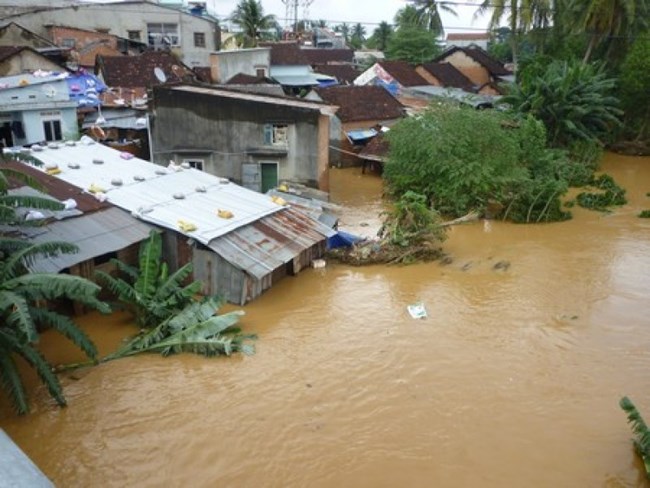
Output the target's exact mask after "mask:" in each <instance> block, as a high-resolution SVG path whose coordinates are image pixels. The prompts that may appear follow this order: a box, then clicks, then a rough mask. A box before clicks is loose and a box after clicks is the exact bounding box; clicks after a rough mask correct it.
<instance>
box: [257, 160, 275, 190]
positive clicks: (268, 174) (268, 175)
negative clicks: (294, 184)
mask: <svg viewBox="0 0 650 488" xmlns="http://www.w3.org/2000/svg"><path fill="white" fill-rule="evenodd" d="M260 170H261V173H262V193H266V192H267V191H269V190H270V189H272V188H275V187H276V186H278V163H260Z"/></svg>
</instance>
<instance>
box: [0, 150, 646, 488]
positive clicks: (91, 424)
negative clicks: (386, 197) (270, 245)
mask: <svg viewBox="0 0 650 488" xmlns="http://www.w3.org/2000/svg"><path fill="white" fill-rule="evenodd" d="M602 169H603V170H604V171H606V172H607V173H609V174H611V175H612V176H614V178H615V179H616V181H617V182H618V183H619V184H620V185H621V186H623V187H624V188H626V189H627V192H628V193H627V196H628V200H629V203H628V204H627V205H625V206H624V207H622V208H617V209H615V210H614V212H612V213H610V214H601V213H597V212H590V211H586V210H582V209H579V208H575V209H573V213H574V219H573V220H571V221H568V222H562V223H554V224H544V225H514V224H506V223H502V222H494V221H480V222H476V223H473V224H469V225H462V226H456V227H454V228H453V229H452V230H451V232H450V236H449V239H448V241H447V242H445V244H444V248H445V251H446V252H447V253H448V254H449V255H450V256H451V257H452V259H453V261H452V262H451V263H450V264H448V265H441V264H440V263H429V264H420V265H413V266H408V267H384V266H373V267H366V268H350V267H346V266H340V265H330V266H328V267H327V268H324V269H316V270H314V269H310V270H307V271H305V272H303V273H300V275H299V276H297V277H294V278H287V279H285V280H283V281H282V282H281V283H280V284H279V285H278V286H276V287H274V288H273V289H272V290H270V291H269V292H267V293H265V294H264V295H263V296H262V297H261V298H260V299H258V300H256V301H255V302H253V303H252V304H250V305H248V306H246V307H244V309H245V311H246V316H245V317H244V318H243V326H244V328H245V330H246V331H247V332H255V333H257V334H259V337H260V338H259V340H258V341H257V344H256V347H257V354H256V355H254V356H252V357H239V356H238V357H234V358H230V359H205V358H202V357H195V356H191V355H182V356H176V357H170V358H162V357H158V356H142V357H133V358H129V359H123V360H119V361H114V362H111V363H107V364H104V365H101V366H99V367H95V368H92V369H89V370H86V371H83V372H77V373H75V374H73V375H67V376H64V379H63V381H64V384H65V388H66V389H65V391H66V396H67V398H68V401H69V407H68V408H66V409H62V410H60V409H57V408H55V407H54V406H53V404H52V402H51V401H50V400H49V399H48V398H47V396H46V395H45V393H44V392H43V391H40V390H39V391H38V392H36V393H35V394H33V395H32V397H33V399H34V400H35V401H34V406H33V413H32V414H31V415H28V416H25V417H22V418H18V417H15V416H14V415H13V414H12V413H11V412H10V410H9V408H8V406H7V405H6V403H2V410H0V425H1V426H2V428H4V429H5V430H6V431H7V433H8V434H9V435H10V436H11V437H12V438H13V439H14V441H15V442H16V443H17V444H18V445H19V446H20V447H21V448H22V449H23V450H24V451H25V452H26V453H27V454H28V455H29V456H30V457H31V458H32V459H33V460H34V462H35V463H36V464H37V465H38V466H39V467H40V468H41V469H42V470H43V471H44V473H45V474H46V475H47V476H48V477H50V478H51V479H52V480H53V481H54V482H55V484H57V486H62V487H77V486H78V487H86V486H102V487H124V486H168V487H181V486H195V487H214V486H236V487H337V488H338V487H348V486H349V487H373V488H375V487H394V486H404V487H432V486H435V487H459V486H460V487H474V486H481V487H522V486H540V487H577V486H590V487H591V486H605V487H612V488H613V487H634V486H644V483H645V481H644V476H643V473H642V466H641V463H640V462H638V461H637V459H636V457H635V456H634V453H633V449H632V444H631V441H630V438H631V433H630V430H629V428H628V426H627V424H626V419H625V415H624V413H623V412H622V411H621V410H620V408H619V407H618V400H619V398H620V397H621V396H622V395H624V394H628V395H629V396H630V397H631V398H632V399H633V401H634V402H635V403H636V404H637V406H638V407H639V409H640V410H641V412H642V413H645V415H646V418H647V419H649V420H650V388H648V371H649V370H650V353H649V351H650V319H649V318H648V317H650V314H649V308H650V220H649V219H639V218H637V216H636V215H637V214H638V213H639V211H640V210H642V209H650V197H648V196H646V193H647V192H650V158H631V157H623V156H617V155H612V154H609V155H607V156H606V158H605V161H604V163H603V166H602ZM332 187H333V195H332V196H333V200H334V201H335V202H336V203H340V204H342V205H345V206H347V207H349V209H350V211H349V212H347V213H346V216H345V217H344V218H343V222H342V226H344V227H345V228H346V229H348V230H351V231H353V232H358V233H361V234H366V235H371V234H372V232H373V231H374V229H376V228H377V226H378V224H379V219H378V217H377V214H378V213H379V212H380V211H381V210H382V209H383V207H382V202H381V191H382V187H381V180H380V178H378V177H376V176H372V175H361V174H360V170H359V169H350V170H339V169H333V170H332ZM498 262H507V263H509V267H507V269H503V268H502V269H495V265H496V263H498ZM418 301H422V302H423V303H424V304H425V306H426V308H427V311H428V318H427V319H424V320H413V319H411V318H410V317H409V315H408V313H407V311H406V306H407V305H409V304H411V303H414V302H418ZM83 322H84V326H85V328H86V329H87V330H88V331H89V332H90V334H91V335H92V337H93V338H94V339H95V340H96V341H97V343H98V344H99V345H100V349H103V352H107V351H110V350H112V349H114V348H115V347H116V345H117V344H118V343H119V341H120V339H121V338H122V337H124V336H125V335H127V334H128V333H131V332H132V331H133V329H132V328H131V326H130V325H129V324H128V323H127V322H126V321H125V318H124V317H121V316H112V317H109V318H106V317H98V316H96V315H93V316H87V317H84V319H83ZM43 343H44V349H46V350H47V352H48V356H49V357H51V358H52V359H53V360H54V361H55V362H64V361H69V360H74V359H77V358H78V356H76V354H75V352H74V350H73V349H72V348H71V347H68V346H67V345H65V347H62V345H61V344H62V342H61V341H58V340H57V339H54V340H50V336H48V335H47V334H46V335H45V336H44V337H43ZM2 401H3V402H4V399H3V400H2Z"/></svg>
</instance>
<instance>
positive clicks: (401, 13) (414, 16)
mask: <svg viewBox="0 0 650 488" xmlns="http://www.w3.org/2000/svg"><path fill="white" fill-rule="evenodd" d="M395 25H396V26H397V28H398V29H400V28H402V27H419V26H420V16H419V14H418V10H417V9H416V8H415V7H414V6H413V5H407V6H406V7H404V8H401V9H399V10H398V11H397V13H396V14H395Z"/></svg>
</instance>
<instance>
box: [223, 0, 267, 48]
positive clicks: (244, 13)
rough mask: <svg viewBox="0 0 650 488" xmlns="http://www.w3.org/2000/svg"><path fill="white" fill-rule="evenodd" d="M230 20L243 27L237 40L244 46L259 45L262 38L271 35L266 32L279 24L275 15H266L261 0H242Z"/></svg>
mask: <svg viewBox="0 0 650 488" xmlns="http://www.w3.org/2000/svg"><path fill="white" fill-rule="evenodd" d="M230 21H231V22H232V23H233V24H235V25H236V26H237V27H239V28H240V29H241V32H239V33H237V41H238V42H239V43H240V44H241V45H242V46H243V47H255V46H257V43H258V42H259V41H260V40H261V39H264V38H266V37H269V36H268V35H267V34H266V32H268V31H271V30H273V29H275V28H276V26H277V22H276V20H275V16H274V15H264V8H263V7H262V3H261V2H260V1H259V0H240V1H239V3H238V4H237V7H235V10H234V11H233V13H232V14H231V15H230ZM265 31H266V32H265Z"/></svg>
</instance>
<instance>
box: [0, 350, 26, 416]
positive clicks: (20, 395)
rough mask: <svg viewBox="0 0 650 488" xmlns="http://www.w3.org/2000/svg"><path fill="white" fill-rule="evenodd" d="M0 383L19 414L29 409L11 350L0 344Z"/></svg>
mask: <svg viewBox="0 0 650 488" xmlns="http://www.w3.org/2000/svg"><path fill="white" fill-rule="evenodd" d="M0 384H1V385H2V388H3V389H4V390H5V392H6V393H7V395H8V396H9V398H10V399H11V402H12V403H13V405H14V408H15V409H16V412H17V413H18V414H19V415H22V414H25V413H27V412H28V411H29V405H28V404H27V393H26V392H25V387H24V386H23V382H22V379H21V378H20V373H19V372H18V366H17V365H16V362H15V361H14V359H13V357H12V350H11V349H5V348H4V347H3V346H0Z"/></svg>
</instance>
